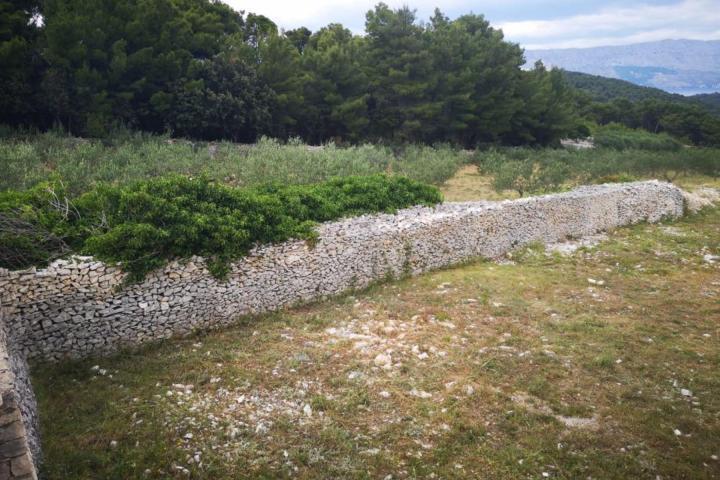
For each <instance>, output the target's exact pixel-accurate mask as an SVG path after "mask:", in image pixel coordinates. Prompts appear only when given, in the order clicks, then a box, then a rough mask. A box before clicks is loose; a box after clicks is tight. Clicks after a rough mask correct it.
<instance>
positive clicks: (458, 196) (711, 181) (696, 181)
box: [440, 165, 720, 202]
mask: <svg viewBox="0 0 720 480" xmlns="http://www.w3.org/2000/svg"><path fill="white" fill-rule="evenodd" d="M649 179H650V177H647V178H645V177H629V176H627V175H617V176H612V177H604V178H602V179H599V182H601V183H603V182H625V181H632V180H649ZM673 183H674V184H675V185H677V186H678V187H680V188H684V189H686V190H693V189H695V188H698V187H711V188H720V177H710V176H707V175H697V174H685V175H680V176H678V177H677V178H676V179H675V180H674V182H673ZM573 186H574V185H573V184H566V185H563V189H570V188H572V187H573ZM440 190H441V192H442V194H443V198H444V199H445V201H447V202H468V201H473V200H508V199H516V198H518V193H517V192H515V191H512V190H504V191H500V192H498V191H496V190H495V189H494V188H493V178H492V176H489V175H483V174H481V173H480V172H479V171H478V167H477V166H476V165H465V166H463V167H461V168H460V169H459V170H458V171H457V173H456V174H455V176H453V177H452V178H450V179H449V180H447V181H446V182H445V183H443V184H442V186H441V188H440Z"/></svg>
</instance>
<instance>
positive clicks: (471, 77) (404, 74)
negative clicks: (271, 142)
mask: <svg viewBox="0 0 720 480" xmlns="http://www.w3.org/2000/svg"><path fill="white" fill-rule="evenodd" d="M0 13H1V14H2V15H0V61H2V65H3V69H2V71H1V72H0V80H2V83H1V84H0V123H6V124H10V125H36V126H39V127H41V128H45V127H48V126H50V125H51V124H53V123H55V124H59V125H62V126H63V127H64V128H65V129H67V130H69V131H70V132H72V133H74V134H78V135H86V136H99V137H101V136H104V135H106V134H107V133H108V132H109V131H111V130H112V129H113V128H115V127H118V126H123V127H128V128H132V129H138V130H143V131H149V132H156V133H159V132H166V131H167V132H171V133H172V134H174V135H178V136H186V137H192V138H199V139H220V138H225V139H231V140H235V141H241V142H252V141H254V140H255V139H256V138H257V137H259V136H261V135H269V136H274V137H279V138H289V137H293V136H300V137H302V138H303V139H305V140H306V141H309V142H322V141H328V140H336V141H341V142H360V141H366V140H370V141H386V142H392V143H395V142H426V143H436V142H449V143H453V144H459V145H464V146H468V147H472V146H476V145H481V144H495V143H504V144H511V145H519V144H531V145H535V144H538V145H548V144H553V143H556V142H557V141H558V139H559V138H561V137H562V136H564V135H570V134H572V133H573V132H575V131H577V130H578V126H579V125H580V124H581V123H583V122H584V121H585V120H584V119H583V118H581V117H580V115H579V114H582V115H583V116H584V117H585V119H589V120H591V121H595V122H598V123H608V122H620V123H624V124H626V125H628V126H631V127H637V128H646V129H649V130H662V131H666V132H668V133H671V134H676V135H680V136H683V137H685V138H688V139H689V140H690V141H693V142H696V143H701V144H702V143H712V142H715V141H717V140H718V139H717V128H716V127H717V126H716V125H714V124H711V123H708V122H705V120H703V119H702V118H700V117H697V118H696V113H697V111H696V110H692V109H691V107H689V106H685V108H684V109H683V108H680V107H677V108H676V107H675V106H668V105H659V104H658V105H655V104H650V103H648V102H645V103H642V104H630V105H631V107H628V105H626V104H622V105H620V104H616V103H617V102H616V103H608V104H598V103H596V102H594V101H593V100H592V99H590V98H588V97H583V96H581V95H580V96H578V95H577V94H576V92H575V91H574V90H573V89H570V88H569V87H568V86H567V84H566V82H565V79H564V77H563V76H562V75H561V74H560V72H558V71H554V70H550V71H549V70H547V69H545V68H544V67H543V66H542V64H538V65H536V66H535V68H533V69H531V70H523V69H521V66H522V65H523V63H524V58H523V51H522V49H521V48H520V47H519V46H518V45H516V44H513V43H510V42H507V41H505V40H504V38H503V34H502V31H500V30H497V29H494V28H493V27H491V26H490V24H489V23H488V22H487V21H486V20H485V18H484V17H483V16H481V15H472V14H471V15H464V16H461V17H459V18H457V19H455V20H451V19H449V18H448V17H446V16H445V15H444V14H443V13H442V12H440V11H439V10H436V11H435V13H434V15H433V16H432V17H431V18H430V19H429V21H427V22H421V21H419V20H418V19H417V18H416V15H415V12H414V11H413V10H412V9H410V8H408V7H403V8H400V9H391V8H390V7H388V6H387V5H385V4H383V3H380V4H378V5H377V6H376V7H375V8H374V9H373V10H370V11H369V12H367V15H366V22H365V34H364V35H353V34H352V33H351V32H350V31H349V30H348V29H346V28H345V27H343V26H342V25H340V24H330V25H328V26H326V27H324V28H321V29H320V30H318V31H316V32H311V31H310V30H309V29H307V28H304V27H301V28H297V29H294V30H290V31H285V32H282V31H278V28H277V26H276V25H275V24H274V23H273V22H272V21H271V20H270V19H268V18H266V17H263V16H261V15H255V14H251V13H250V14H247V15H246V14H244V13H243V12H236V11H234V10H232V9H231V8H230V7H228V6H227V5H225V4H223V3H221V2H219V1H211V0H117V1H113V2H108V1H105V0H46V1H45V2H42V3H41V2H38V1H2V0H0ZM38 19H40V20H38ZM693 108H694V107H693ZM625 117H627V118H625ZM698 118H699V119H698Z"/></svg>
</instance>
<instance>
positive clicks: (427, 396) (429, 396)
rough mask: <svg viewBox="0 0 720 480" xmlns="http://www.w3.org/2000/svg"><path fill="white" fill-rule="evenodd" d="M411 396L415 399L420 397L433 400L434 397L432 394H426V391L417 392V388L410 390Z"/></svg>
mask: <svg viewBox="0 0 720 480" xmlns="http://www.w3.org/2000/svg"><path fill="white" fill-rule="evenodd" d="M410 395H412V396H413V397H418V398H431V397H432V393H429V392H426V391H424V390H417V389H415V388H413V389H412V390H410Z"/></svg>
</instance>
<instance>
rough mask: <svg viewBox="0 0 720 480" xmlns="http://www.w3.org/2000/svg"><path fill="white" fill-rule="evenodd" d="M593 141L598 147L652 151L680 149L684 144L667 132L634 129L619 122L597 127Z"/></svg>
mask: <svg viewBox="0 0 720 480" xmlns="http://www.w3.org/2000/svg"><path fill="white" fill-rule="evenodd" d="M593 142H594V144H595V146H596V147H598V148H612V149H615V150H630V149H641V150H650V151H675V152H676V151H678V150H680V149H681V148H682V144H681V143H680V142H678V141H677V140H675V139H674V138H672V137H671V136H670V135H668V134H666V133H658V134H656V133H650V132H648V131H646V130H633V129H630V128H627V127H623V126H621V125H617V124H609V125H606V126H604V127H599V128H597V129H596V131H595V134H594V135H593Z"/></svg>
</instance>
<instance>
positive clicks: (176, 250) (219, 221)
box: [0, 175, 441, 280]
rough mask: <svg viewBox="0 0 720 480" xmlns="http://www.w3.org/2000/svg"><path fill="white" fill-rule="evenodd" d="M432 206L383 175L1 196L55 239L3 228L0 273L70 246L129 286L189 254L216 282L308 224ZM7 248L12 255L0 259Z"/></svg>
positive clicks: (0, 204)
mask: <svg viewBox="0 0 720 480" xmlns="http://www.w3.org/2000/svg"><path fill="white" fill-rule="evenodd" d="M440 201H441V197H440V193H439V192H438V190H437V189H436V188H434V187H430V186H427V185H424V184H421V183H418V182H415V181H413V180H410V179H407V178H404V177H399V176H385V175H373V176H351V177H345V178H341V179H334V180H330V181H328V182H325V183H321V184H317V185H304V186H300V185H295V186H282V185H278V184H275V185H268V186H262V187H256V188H245V189H241V188H233V187H228V186H225V185H222V184H218V183H215V182H212V181H210V180H208V179H207V178H205V177H201V178H197V179H192V178H188V177H184V176H179V175H173V176H167V177H160V178H155V179H152V180H147V181H143V182H138V183H133V184H130V185H127V186H112V185H102V186H98V187H96V188H95V189H93V190H92V191H90V192H87V193H85V194H83V195H80V196H78V197H77V198H75V199H73V200H68V199H66V198H65V197H64V194H63V192H61V191H59V190H58V187H57V185H55V186H53V185H50V184H47V185H42V186H37V187H35V188H33V189H31V190H29V191H25V192H14V191H9V192H4V193H2V194H0V215H3V216H4V217H5V218H8V219H12V220H18V221H19V220H22V221H23V222H25V223H26V224H27V225H31V226H32V227H34V228H35V230H36V231H37V232H39V233H38V234H37V235H36V236H45V237H48V238H52V239H57V240H59V241H60V242H62V248H55V246H54V244H48V243H47V242H46V243H41V242H40V243H39V242H37V241H36V238H35V237H33V236H31V235H27V233H26V231H25V230H17V229H9V230H8V231H5V232H3V233H2V235H3V237H2V238H3V242H2V247H1V248H0V262H2V263H1V264H0V266H2V267H5V268H12V269H16V268H22V267H26V266H29V265H33V264H41V263H45V262H47V261H49V260H51V259H52V258H56V257H57V256H59V255H61V254H63V253H66V252H67V251H68V250H69V249H71V248H72V249H73V251H75V252H78V253H84V254H89V255H94V256H95V257H97V258H99V259H101V260H104V261H108V262H120V263H121V264H122V266H123V268H124V269H125V270H126V271H128V272H129V273H130V278H131V280H139V279H142V278H143V277H144V276H145V275H146V274H147V273H148V272H149V271H151V270H153V269H156V268H158V267H160V266H162V265H164V264H165V263H167V262H168V261H169V260H171V259H175V258H187V257H190V256H192V255H200V256H203V257H205V258H207V259H208V262H209V263H208V264H209V266H210V269H211V271H212V272H213V274H215V275H217V276H223V275H224V274H225V273H226V272H227V269H228V264H229V262H231V261H232V260H235V259H237V258H240V257H242V256H243V255H245V254H247V253H248V251H249V250H250V249H251V248H253V246H255V245H258V244H266V243H275V242H282V241H284V240H288V239H290V238H301V239H311V238H313V236H314V230H313V228H312V227H313V225H314V224H315V223H316V222H322V221H328V220H333V219H337V218H340V217H344V216H350V215H360V214H364V213H373V212H392V211H394V210H396V209H398V208H404V207H409V206H412V205H418V204H423V205H433V204H436V203H438V202H440ZM0 218H2V217H0ZM6 240H7V245H11V247H12V252H9V251H8V252H6V251H5V250H6Z"/></svg>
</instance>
